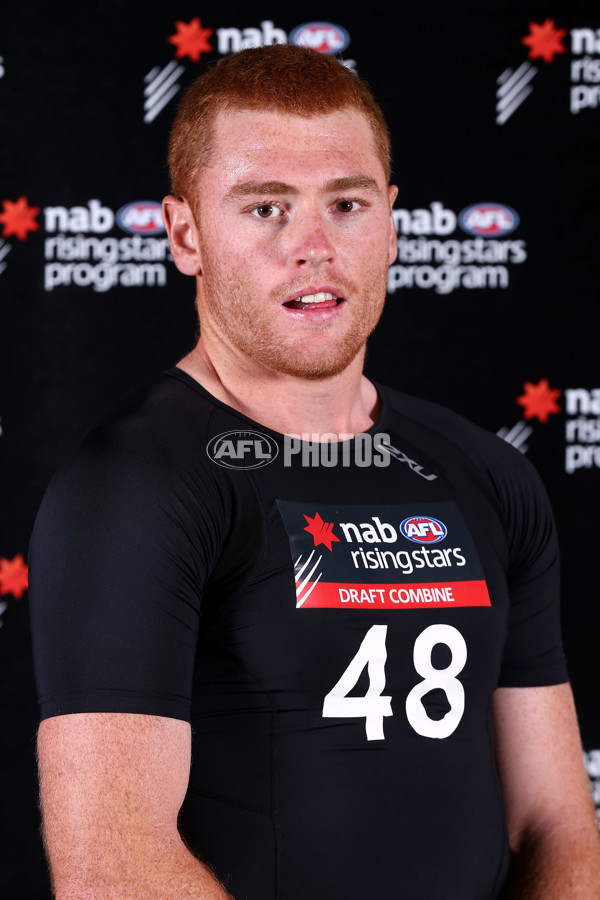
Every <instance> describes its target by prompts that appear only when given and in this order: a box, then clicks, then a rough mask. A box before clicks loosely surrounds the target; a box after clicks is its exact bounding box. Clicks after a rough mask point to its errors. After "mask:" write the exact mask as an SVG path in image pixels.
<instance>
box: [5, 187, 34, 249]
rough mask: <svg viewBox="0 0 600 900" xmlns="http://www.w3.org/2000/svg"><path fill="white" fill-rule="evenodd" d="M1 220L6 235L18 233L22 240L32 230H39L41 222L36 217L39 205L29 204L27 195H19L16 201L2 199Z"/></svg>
mask: <svg viewBox="0 0 600 900" xmlns="http://www.w3.org/2000/svg"><path fill="white" fill-rule="evenodd" d="M2 207H3V209H2V212H1V213H0V222H2V224H3V225H4V229H3V231H2V233H3V235H4V237H10V236H11V234H16V236H17V237H18V238H19V240H20V241H24V240H25V238H26V237H27V235H28V234H29V232H30V231H39V227H40V226H39V224H38V223H37V222H36V221H35V217H36V216H37V214H38V213H39V211H40V207H39V206H29V204H28V203H27V197H19V199H18V200H17V202H16V203H13V202H12V201H11V200H3V201H2Z"/></svg>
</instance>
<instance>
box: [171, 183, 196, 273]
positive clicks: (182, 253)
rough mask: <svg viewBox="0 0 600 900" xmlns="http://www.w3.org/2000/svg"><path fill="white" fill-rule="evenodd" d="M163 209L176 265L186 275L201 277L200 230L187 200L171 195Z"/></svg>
mask: <svg viewBox="0 0 600 900" xmlns="http://www.w3.org/2000/svg"><path fill="white" fill-rule="evenodd" d="M162 207H163V218H164V220H165V227H166V229H167V235H168V236H169V245H170V247H171V253H172V255H173V259H174V261H175V265H176V266H177V268H178V269H179V271H180V272H183V274H184V275H201V274H202V260H201V258H200V241H199V235H198V228H197V227H196V222H195V219H194V215H193V213H192V210H191V209H190V206H189V204H188V202H187V200H180V199H179V198H178V197H173V196H172V195H171V194H169V196H168V197H165V199H164V200H163V202H162Z"/></svg>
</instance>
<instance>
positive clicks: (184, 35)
mask: <svg viewBox="0 0 600 900" xmlns="http://www.w3.org/2000/svg"><path fill="white" fill-rule="evenodd" d="M175 28H176V29H177V32H176V34H172V35H171V37H170V38H168V41H169V43H170V44H175V46H176V47H177V52H176V53H175V56H176V58H177V59H181V57H182V56H189V58H190V59H191V60H192V62H198V60H199V59H200V57H201V56H202V54H203V53H212V52H213V48H212V46H211V45H210V44H209V42H208V39H209V37H210V36H211V34H212V33H213V29H212V28H203V27H202V22H201V21H200V19H199V18H198V17H197V16H196V18H195V19H192V21H191V22H175Z"/></svg>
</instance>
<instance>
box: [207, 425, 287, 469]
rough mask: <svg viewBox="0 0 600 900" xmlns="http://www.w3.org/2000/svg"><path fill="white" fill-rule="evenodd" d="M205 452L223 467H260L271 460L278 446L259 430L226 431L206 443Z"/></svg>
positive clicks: (266, 464) (277, 451)
mask: <svg viewBox="0 0 600 900" xmlns="http://www.w3.org/2000/svg"><path fill="white" fill-rule="evenodd" d="M206 452H207V454H208V455H209V456H210V458H211V459H212V461H213V462H215V463H216V464H217V465H218V466H223V467H224V468H225V469H260V468H262V467H263V466H268V465H269V463H271V462H273V460H274V459H275V457H276V456H277V454H278V453H279V447H278V445H277V444H276V442H275V441H274V440H272V439H271V438H270V437H268V436H267V435H266V434H261V432H260V431H226V432H224V433H223V434H218V435H217V436H216V437H214V438H213V439H212V440H211V441H210V442H209V443H208V446H207V448H206Z"/></svg>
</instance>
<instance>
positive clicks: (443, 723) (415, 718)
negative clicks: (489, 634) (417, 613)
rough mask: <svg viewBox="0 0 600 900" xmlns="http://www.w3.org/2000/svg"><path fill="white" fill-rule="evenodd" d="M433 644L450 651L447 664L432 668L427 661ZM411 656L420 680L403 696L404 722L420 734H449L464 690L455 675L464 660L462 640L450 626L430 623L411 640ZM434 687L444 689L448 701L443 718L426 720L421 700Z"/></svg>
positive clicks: (460, 710) (462, 706)
mask: <svg viewBox="0 0 600 900" xmlns="http://www.w3.org/2000/svg"><path fill="white" fill-rule="evenodd" d="M436 644H446V646H447V647H449V648H450V651H451V653H452V659H451V660H450V665H449V666H448V667H447V668H445V669H435V668H434V667H433V665H432V664H431V654H432V651H433V648H434V647H435V645H436ZM413 659H414V663H415V669H416V670H417V672H418V673H419V675H421V676H422V677H423V681H420V682H419V684H416V685H415V686H414V688H413V689H412V691H411V692H410V694H409V695H408V697H407V698H406V715H407V717H408V721H409V722H410V724H411V725H412V727H413V728H414V729H415V731H416V732H417V734H422V735H423V737H430V738H447V737H450V735H451V734H452V733H453V732H454V731H455V730H456V728H457V727H458V723H459V722H460V720H461V719H462V716H463V713H464V711H465V689H464V687H463V686H462V684H461V683H460V681H458V680H457V678H456V676H457V675H458V674H459V672H462V670H463V669H464V667H465V663H466V662H467V645H466V643H465V639H464V637H463V636H462V634H461V633H460V631H458V630H457V629H456V628H453V627H452V625H430V626H429V628H426V629H425V631H423V632H421V634H420V635H419V637H418V638H417V640H416V641H415V648H414V652H413ZM436 688H439V689H441V690H442V691H444V693H445V694H446V697H447V698H448V703H449V704H450V709H449V711H448V712H447V713H446V715H445V716H444V718H443V719H430V718H429V716H428V715H427V711H426V709H425V707H424V706H423V703H422V700H423V697H424V696H425V694H427V693H428V692H429V691H433V690H435V689H436Z"/></svg>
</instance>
